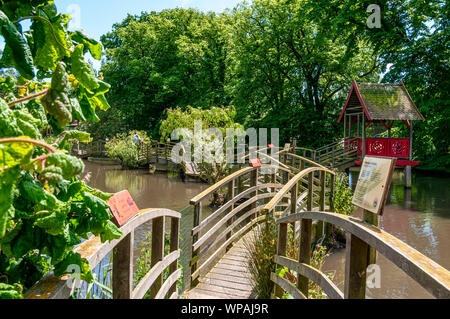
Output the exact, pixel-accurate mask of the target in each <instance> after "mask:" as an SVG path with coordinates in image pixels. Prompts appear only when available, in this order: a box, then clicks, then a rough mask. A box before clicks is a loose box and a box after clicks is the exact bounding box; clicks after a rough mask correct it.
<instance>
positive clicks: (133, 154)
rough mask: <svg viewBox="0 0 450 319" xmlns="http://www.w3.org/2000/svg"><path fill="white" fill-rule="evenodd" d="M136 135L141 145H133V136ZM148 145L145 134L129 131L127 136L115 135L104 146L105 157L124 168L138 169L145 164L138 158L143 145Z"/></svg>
mask: <svg viewBox="0 0 450 319" xmlns="http://www.w3.org/2000/svg"><path fill="white" fill-rule="evenodd" d="M135 133H137V134H138V135H139V136H140V138H141V139H142V142H141V143H135V141H134V134H135ZM149 143H150V138H149V137H148V136H147V133H145V132H142V131H131V132H129V133H128V134H125V133H122V134H117V135H116V136H115V137H114V138H112V139H111V140H110V141H108V142H107V143H106V144H105V148H106V155H107V156H108V157H110V158H112V159H115V160H119V161H120V162H121V163H122V165H123V166H124V167H127V168H138V167H140V166H142V165H143V164H145V160H146V159H143V158H141V157H140V156H139V154H140V151H141V149H142V148H143V146H144V145H145V144H149Z"/></svg>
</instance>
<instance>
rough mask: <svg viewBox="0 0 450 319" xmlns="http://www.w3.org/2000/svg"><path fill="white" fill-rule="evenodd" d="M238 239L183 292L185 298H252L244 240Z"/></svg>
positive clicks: (253, 296)
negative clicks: (191, 287)
mask: <svg viewBox="0 0 450 319" xmlns="http://www.w3.org/2000/svg"><path fill="white" fill-rule="evenodd" d="M250 234H251V232H250V233H249V234H247V235H246V236H244V238H242V239H241V240H239V241H238V242H237V243H236V244H235V245H234V246H233V247H232V248H231V249H230V250H229V251H228V252H227V253H226V254H225V255H224V256H223V257H222V259H221V260H220V261H219V262H218V263H217V265H216V266H215V267H214V268H213V269H212V270H211V271H210V272H209V273H208V274H207V275H206V276H204V277H203V278H201V279H200V280H199V284H198V285H197V286H196V287H195V288H194V289H192V290H190V291H188V292H187V293H186V294H185V297H186V298H187V299H254V298H255V297H256V296H255V294H254V293H253V291H252V285H251V278H250V273H249V271H248V266H247V264H248V257H247V253H246V249H245V245H244V240H246V239H247V238H249V235H250Z"/></svg>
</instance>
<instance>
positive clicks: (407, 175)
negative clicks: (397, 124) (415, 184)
mask: <svg viewBox="0 0 450 319" xmlns="http://www.w3.org/2000/svg"><path fill="white" fill-rule="evenodd" d="M410 123H411V124H410V126H409V160H410V161H412V160H413V127H414V126H413V125H414V124H413V123H414V122H413V121H410ZM405 187H406V188H411V187H412V166H411V165H408V166H406V167H405Z"/></svg>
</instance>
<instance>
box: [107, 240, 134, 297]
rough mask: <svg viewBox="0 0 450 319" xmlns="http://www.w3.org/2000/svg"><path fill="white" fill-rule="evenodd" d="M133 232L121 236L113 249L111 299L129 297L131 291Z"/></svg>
mask: <svg viewBox="0 0 450 319" xmlns="http://www.w3.org/2000/svg"><path fill="white" fill-rule="evenodd" d="M133 243H134V232H131V233H129V234H128V235H126V236H125V238H123V239H122V240H121V241H120V243H119V244H118V245H117V246H116V247H115V248H114V250H113V279H112V288H113V299H131V296H132V291H133V263H134V259H133V252H134V250H133Z"/></svg>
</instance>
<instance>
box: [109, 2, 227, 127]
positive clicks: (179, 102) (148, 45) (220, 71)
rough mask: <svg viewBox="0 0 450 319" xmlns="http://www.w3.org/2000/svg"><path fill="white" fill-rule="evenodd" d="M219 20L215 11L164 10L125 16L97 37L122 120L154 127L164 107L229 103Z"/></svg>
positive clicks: (223, 42) (114, 101)
mask: <svg viewBox="0 0 450 319" xmlns="http://www.w3.org/2000/svg"><path fill="white" fill-rule="evenodd" d="M221 21H222V20H221V18H220V17H216V16H215V14H214V13H209V14H204V13H200V12H198V11H196V10H193V9H189V10H184V9H174V10H164V11H162V12H161V13H155V12H152V13H150V14H146V13H144V14H142V16H140V17H134V16H129V17H128V18H127V19H126V20H125V21H124V22H122V23H121V24H118V25H115V26H114V30H113V32H111V33H109V34H107V35H105V36H104V37H102V42H103V44H104V46H105V48H106V49H107V55H106V64H105V65H104V66H103V68H102V71H103V72H104V76H105V78H107V79H108V80H109V81H111V83H112V85H113V88H112V90H111V92H112V93H111V94H110V96H109V99H110V101H111V102H112V104H113V105H115V106H116V107H118V108H120V115H121V117H122V119H123V123H124V124H125V125H130V126H132V127H133V128H139V129H144V130H148V131H153V132H157V131H158V129H157V126H158V123H159V121H160V119H161V114H162V112H163V111H164V110H165V109H166V108H168V107H177V106H180V107H186V106H187V105H192V106H202V107H208V106H211V105H224V104H228V102H227V101H228V99H227V97H226V94H225V92H224V82H225V68H226V64H225V59H226V54H227V50H226V46H227V39H226V36H227V34H226V33H225V32H224V30H223V29H222V25H221Z"/></svg>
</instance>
